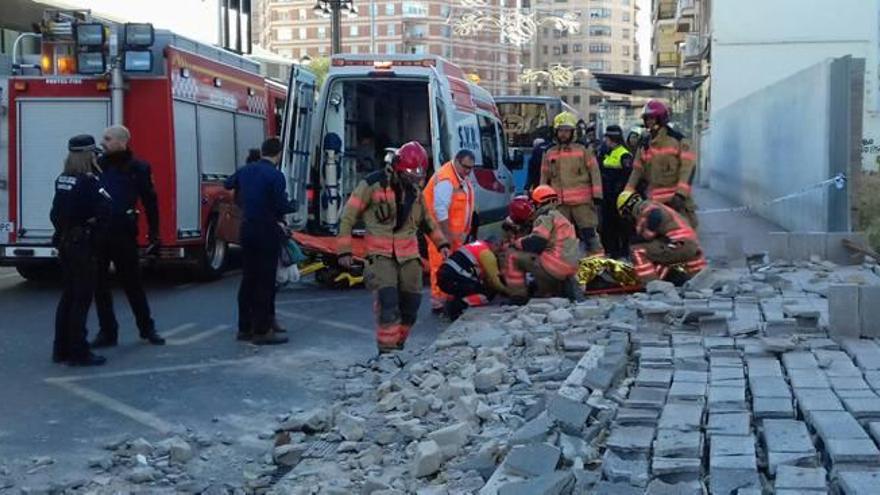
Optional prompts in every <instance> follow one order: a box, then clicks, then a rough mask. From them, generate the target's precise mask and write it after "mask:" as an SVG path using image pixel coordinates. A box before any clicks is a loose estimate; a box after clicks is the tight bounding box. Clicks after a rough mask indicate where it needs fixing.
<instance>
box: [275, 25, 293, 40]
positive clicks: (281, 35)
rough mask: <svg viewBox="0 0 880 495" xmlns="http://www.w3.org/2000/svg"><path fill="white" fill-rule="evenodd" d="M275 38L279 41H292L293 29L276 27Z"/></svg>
mask: <svg viewBox="0 0 880 495" xmlns="http://www.w3.org/2000/svg"><path fill="white" fill-rule="evenodd" d="M275 39H276V40H278V41H290V40H292V39H293V29H291V28H277V29H275Z"/></svg>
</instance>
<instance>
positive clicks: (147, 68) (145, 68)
mask: <svg viewBox="0 0 880 495" xmlns="http://www.w3.org/2000/svg"><path fill="white" fill-rule="evenodd" d="M122 70H123V71H125V72H152V71H153V52H152V51H150V50H126V51H125V53H124V54H123V55H122Z"/></svg>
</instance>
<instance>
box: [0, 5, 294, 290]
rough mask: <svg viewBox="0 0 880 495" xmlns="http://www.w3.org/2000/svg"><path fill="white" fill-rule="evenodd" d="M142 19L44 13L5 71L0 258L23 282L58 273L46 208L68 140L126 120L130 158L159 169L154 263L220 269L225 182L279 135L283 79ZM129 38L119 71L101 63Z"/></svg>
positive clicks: (225, 241) (0, 85)
mask: <svg viewBox="0 0 880 495" xmlns="http://www.w3.org/2000/svg"><path fill="white" fill-rule="evenodd" d="M96 25H97V27H95V26H96ZM143 26H144V25H137V26H136V27H137V28H139V30H140V31H138V30H136V29H135V28H132V29H131V30H132V31H133V32H134V33H135V34H133V35H129V32H128V31H129V26H128V25H125V26H122V25H117V24H113V23H108V22H103V21H97V22H96V21H95V20H94V19H91V18H89V17H88V16H86V15H80V14H75V13H74V14H63V15H62V14H49V15H47V17H46V18H45V19H44V21H43V23H42V25H41V28H42V33H40V34H39V35H30V36H32V37H33V36H36V37H37V38H38V46H39V49H38V50H37V52H36V53H37V54H38V55H37V56H38V61H36V63H32V64H25V63H21V62H22V61H25V60H27V57H22V56H20V55H19V54H18V53H16V54H15V56H16V57H18V62H17V63H14V64H13V70H12V71H11V73H9V74H6V75H4V74H2V73H0V107H2V109H5V110H6V111H5V117H2V118H3V119H5V120H6V122H4V125H3V126H0V130H2V129H3V127H5V128H6V132H7V133H8V153H6V154H5V155H6V156H4V157H3V158H4V159H3V160H2V161H5V162H6V164H5V166H4V169H5V170H3V171H0V174H3V172H5V174H3V175H5V176H6V178H5V179H6V180H5V185H6V188H5V189H3V187H2V186H3V185H4V181H3V180H2V179H3V177H2V175H0V265H6V266H14V267H16V268H17V270H18V271H19V273H20V274H21V275H22V276H23V277H25V278H27V279H36V278H44V277H47V276H50V275H51V274H53V273H54V272H56V271H57V270H56V263H55V258H56V256H57V252H56V250H55V248H54V247H53V246H52V244H51V238H52V235H53V231H54V229H53V226H52V224H51V222H50V221H49V209H50V207H51V200H52V196H53V192H54V180H55V178H56V177H57V176H58V174H59V173H60V172H61V168H62V162H63V160H64V157H65V155H66V153H67V148H66V143H67V139H68V138H69V137H71V136H73V135H76V134H91V135H93V136H95V138H96V140H98V141H100V137H101V135H102V132H103V129H104V128H106V127H107V126H109V125H111V124H115V123H121V124H123V125H125V126H126V127H128V129H129V130H130V131H131V134H132V140H131V143H130V146H131V148H132V151H133V152H134V154H135V156H137V157H138V158H140V159H142V160H145V161H147V162H148V163H150V165H151V166H152V175H153V182H154V184H155V187H156V192H157V194H158V198H159V218H160V220H159V225H160V249H159V256H158V262H160V263H163V262H164V263H171V262H175V263H184V264H187V265H189V266H192V267H196V268H198V270H199V272H200V273H201V274H202V275H204V276H206V277H215V276H218V275H219V274H220V273H222V271H223V269H224V267H225V266H226V262H227V257H228V252H229V249H228V245H229V239H234V237H235V231H236V230H237V228H235V226H234V225H232V224H234V223H235V219H236V217H237V215H236V208H235V207H234V205H233V196H232V193H231V192H229V191H226V190H224V188H223V184H222V183H223V180H224V179H225V178H227V177H228V176H230V175H231V174H232V173H234V172H235V170H236V168H237V167H238V166H240V165H241V164H243V163H244V159H245V157H246V156H247V154H248V151H249V150H250V149H252V148H259V147H260V144H261V142H262V141H263V140H264V139H265V137H266V136H271V135H277V134H278V132H279V130H280V126H281V121H282V117H283V113H284V107H285V104H286V99H287V87H286V85H282V84H278V83H275V82H274V81H271V80H268V79H266V78H264V77H262V76H261V75H260V72H259V64H257V63H256V62H254V61H251V60H248V59H247V58H245V57H243V56H239V55H237V54H234V53H231V52H228V51H225V50H223V49H220V48H217V47H214V46H210V45H207V44H204V43H200V42H197V41H193V40H191V39H187V38H185V37H182V36H179V35H176V34H174V33H172V32H169V31H163V30H155V31H153V30H152V27H151V26H150V27H149V36H147V35H146V34H145V33H146V31H145V30H144V29H143ZM123 32H124V33H125V34H124V35H123V34H122V33H123ZM113 33H118V36H116V39H115V40H114V39H113V38H114V37H113ZM138 33H140V36H139V37H140V39H141V40H142V41H138V36H137V34H138ZM123 38H124V39H123ZM129 41H133V42H134V43H142V46H141V47H140V48H139V49H137V50H132V53H131V54H129V52H125V53H124V55H123V56H120V58H119V65H120V67H119V68H118V70H119V72H118V73H114V72H113V70H111V69H110V68H109V67H108V68H106V69H104V68H103V67H102V65H103V64H105V61H104V60H105V59H99V56H100V57H106V55H105V54H104V53H103V52H102V50H106V48H107V47H108V46H110V45H112V44H113V43H114V42H115V43H116V44H117V45H120V46H121V45H122V44H123V43H126V44H127V43H129ZM147 42H149V45H147V44H146V43H147ZM82 43H86V44H92V45H95V46H97V47H98V48H88V47H86V48H83V47H82V46H80V45H81V44H82ZM17 44H18V43H17ZM117 49H118V47H117ZM17 50H19V51H20V48H17ZM135 52H137V53H135ZM96 54H97V55H96ZM96 67H98V69H95V68H96ZM92 71H94V72H96V73H95V74H83V72H92ZM126 71H127V72H126ZM134 71H137V72H134ZM2 109H0V110H2ZM2 115H4V112H2V111H0V116H2ZM3 165H4V164H3V163H2V162H0V166H3ZM4 196H5V197H4ZM142 217H143V215H142ZM145 221H146V219H145V218H141V219H140V222H141V228H140V229H139V232H140V235H141V238H140V239H139V242H140V243H141V244H142V245H145V244H146V230H147V229H146V227H145ZM222 225H225V227H223V226H222ZM221 229H225V231H226V233H225V234H222V233H218V230H221ZM230 232H231V233H230Z"/></svg>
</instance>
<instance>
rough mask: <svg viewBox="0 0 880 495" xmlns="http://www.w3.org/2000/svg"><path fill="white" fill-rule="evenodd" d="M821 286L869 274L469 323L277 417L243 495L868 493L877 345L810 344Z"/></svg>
mask: <svg viewBox="0 0 880 495" xmlns="http://www.w3.org/2000/svg"><path fill="white" fill-rule="evenodd" d="M839 284H856V285H859V286H860V287H861V290H865V288H866V287H872V286H875V285H880V278H878V277H877V275H876V274H875V272H874V265H873V264H866V265H865V266H862V267H854V268H846V269H843V268H840V267H837V266H834V265H832V264H830V263H827V262H824V261H809V262H799V263H797V264H773V265H762V266H756V267H752V268H751V269H731V270H708V271H706V272H704V273H703V274H701V275H700V276H698V277H697V278H695V279H694V280H692V281H691V282H690V283H689V284H687V286H685V287H684V288H676V287H674V286H673V285H672V284H669V283H666V282H652V283H651V284H649V285H648V287H647V291H646V292H645V293H640V294H634V295H631V296H624V297H611V298H602V299H591V300H587V301H583V302H579V303H571V302H569V301H567V300H563V299H549V300H534V301H531V302H530V303H529V304H528V305H526V306H522V307H494V308H482V309H480V310H476V311H470V312H469V313H468V314H466V315H465V317H464V318H462V320H460V321H459V322H456V323H455V324H453V325H452V326H451V327H450V328H449V329H448V330H447V331H445V332H444V334H443V335H441V336H440V338H439V339H438V340H437V341H436V342H435V343H434V344H433V345H431V346H430V347H428V348H426V349H424V350H422V351H420V352H418V353H415V354H402V355H398V356H383V357H381V358H379V359H376V360H373V361H371V362H369V363H365V364H361V365H356V366H353V367H351V368H349V369H348V370H347V371H346V373H345V374H344V377H343V378H344V380H345V381H344V385H343V393H342V394H341V396H340V398H339V400H338V401H336V402H335V403H333V404H332V405H331V406H328V407H326V408H322V409H315V410H310V411H293V412H292V413H291V414H290V415H288V416H287V417H285V418H283V421H282V422H281V423H280V424H279V425H278V428H277V433H276V437H275V438H276V442H275V446H274V450H273V453H272V455H271V457H272V459H273V463H274V465H275V469H276V471H275V474H274V478H271V477H270V476H269V475H268V474H267V475H265V476H263V477H261V478H256V479H252V480H250V481H249V483H250V484H249V485H248V486H247V487H246V488H247V489H248V490H255V491H258V492H259V491H268V492H270V493H338V494H342V493H361V494H383V495H387V494H398V493H399V494H403V493H417V494H423V495H433V494H437V495H440V494H447V493H448V494H455V493H480V494H483V495H494V494H503V495H507V494H532V495H542V494H548V495H551V494H572V493H599V494H603V493H604V494H628V493H650V494H666V493H675V494H689V493H693V494H702V493H705V492H706V491H709V492H711V493H719V494H728V493H739V494H749V493H754V494H758V493H762V492H770V491H774V490H775V491H776V492H777V493H826V492H827V491H828V490H832V489H834V490H839V491H840V492H841V493H847V494H852V493H859V494H860V493H871V491H870V490H869V488H870V487H871V480H874V479H875V478H880V452H878V451H877V447H876V445H875V443H874V442H875V441H877V440H878V439H880V438H877V437H875V436H874V435H880V395H878V393H877V390H880V388H877V389H876V390H875V387H880V346H878V345H877V344H876V342H874V341H873V340H867V339H861V340H852V339H850V338H846V337H844V336H840V335H837V334H836V333H835V332H834V329H829V319H830V318H831V317H832V316H833V315H831V314H830V311H829V305H828V300H827V299H826V298H825V296H826V295H827V292H828V290H829V288H830V287H832V286H834V287H836V286H837V285H839ZM878 302H880V301H878ZM832 309H833V308H832ZM862 336H863V337H864V336H865V335H862ZM874 421H877V422H876V423H875V422H874ZM831 425H844V426H836V427H832V426H831ZM844 445H848V446H851V445H855V446H856V447H857V448H850V447H844ZM280 473H281V474H280ZM279 474H280V475H279ZM865 490H867V491H865Z"/></svg>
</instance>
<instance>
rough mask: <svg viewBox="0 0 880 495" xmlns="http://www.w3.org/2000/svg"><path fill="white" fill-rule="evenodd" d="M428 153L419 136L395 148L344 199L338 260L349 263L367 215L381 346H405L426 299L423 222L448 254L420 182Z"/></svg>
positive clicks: (369, 273) (368, 277)
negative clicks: (421, 239)
mask: <svg viewBox="0 0 880 495" xmlns="http://www.w3.org/2000/svg"><path fill="white" fill-rule="evenodd" d="M427 166H428V154H427V153H426V152H425V149H424V148H422V145H421V144H419V143H418V142H416V141H410V142H409V143H406V144H404V145H403V146H401V147H400V148H399V149H398V150H397V151H395V152H394V155H393V157H392V158H391V160H390V163H389V164H388V166H387V167H386V169H385V170H380V171H378V172H373V173H372V174H370V175H368V176H367V177H366V178H364V179H363V180H362V181H360V183H359V184H358V185H357V187H356V188H355V190H354V191H353V192H352V193H351V196H350V197H349V198H348V202H347V203H346V204H345V210H344V211H343V213H342V219H341V221H340V224H339V237H338V240H337V252H338V254H339V260H338V262H339V265H340V266H342V267H343V268H350V267H351V264H352V257H351V231H352V228H353V227H354V225H355V224H356V223H357V222H358V221H360V220H363V222H364V228H365V230H366V233H365V235H364V239H365V241H366V246H367V255H366V257H367V259H366V267H365V269H364V283H365V285H366V286H367V288H368V289H370V290H371V291H374V293H375V295H376V302H375V305H374V310H375V312H376V318H377V320H378V321H377V330H376V340H377V344H378V346H379V352H380V353H382V352H390V351H393V350H398V349H402V348H403V345H404V343H405V342H406V339H407V337H408V336H409V331H410V329H411V328H412V326H413V325H414V324H415V322H416V316H417V315H418V311H419V305H420V304H421V299H422V260H421V257H420V256H419V241H418V238H417V234H418V230H419V228H421V229H422V231H423V232H425V233H426V234H427V235H428V236H429V237H430V238H431V241H432V242H433V243H434V245H435V246H437V247H438V249H439V250H440V252H441V254H442V255H443V256H444V257H446V256H447V255H448V254H449V243H448V242H447V241H446V238H445V237H443V234H442V232H441V231H440V227H439V226H438V225H437V223H436V222H435V221H434V220H433V219H432V218H431V216H430V215H429V214H428V213H427V210H426V209H425V204H424V199H423V198H422V192H421V186H422V183H423V182H424V180H425V169H426V168H427Z"/></svg>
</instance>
